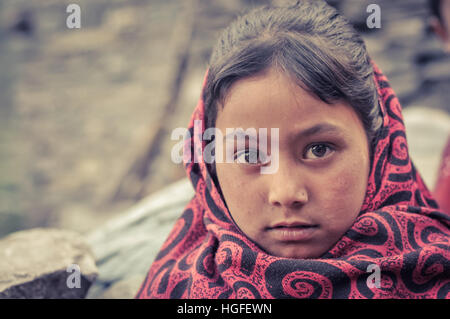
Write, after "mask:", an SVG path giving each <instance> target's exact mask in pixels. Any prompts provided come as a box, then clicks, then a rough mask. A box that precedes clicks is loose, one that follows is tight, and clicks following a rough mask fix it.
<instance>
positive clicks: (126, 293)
mask: <svg viewBox="0 0 450 319" xmlns="http://www.w3.org/2000/svg"><path fill="white" fill-rule="evenodd" d="M144 279H145V275H134V276H131V277H128V278H126V279H123V280H121V281H118V282H117V283H115V284H113V285H112V286H111V287H110V288H108V289H107V290H106V291H105V292H104V293H103V295H101V296H100V297H99V298H101V299H132V298H134V297H135V296H136V294H137V292H138V290H139V288H140V287H141V285H142V284H143V283H144Z"/></svg>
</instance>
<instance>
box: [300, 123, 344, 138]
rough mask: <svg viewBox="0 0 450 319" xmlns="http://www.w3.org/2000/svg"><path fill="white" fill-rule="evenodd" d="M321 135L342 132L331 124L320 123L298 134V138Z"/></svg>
mask: <svg viewBox="0 0 450 319" xmlns="http://www.w3.org/2000/svg"><path fill="white" fill-rule="evenodd" d="M320 133H342V130H341V129H340V128H339V127H337V126H335V125H333V124H330V123H319V124H317V125H314V126H312V127H310V128H307V129H304V130H302V131H300V132H299V133H297V135H298V136H305V137H308V136H312V135H316V134H320Z"/></svg>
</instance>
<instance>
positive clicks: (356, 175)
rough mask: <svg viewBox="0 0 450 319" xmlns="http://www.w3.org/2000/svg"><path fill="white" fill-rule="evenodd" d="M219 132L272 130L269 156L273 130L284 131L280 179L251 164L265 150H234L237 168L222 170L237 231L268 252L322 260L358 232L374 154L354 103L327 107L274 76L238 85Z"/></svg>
mask: <svg viewBox="0 0 450 319" xmlns="http://www.w3.org/2000/svg"><path fill="white" fill-rule="evenodd" d="M216 127H217V128H218V129H220V130H221V131H222V132H225V131H226V128H243V129H244V130H246V129H248V128H255V129H256V130H257V131H258V130H259V128H267V132H268V135H269V136H268V138H267V140H268V141H267V146H268V147H267V153H270V132H271V130H270V129H271V128H279V161H278V170H277V171H276V172H275V173H273V174H261V172H260V168H261V165H263V164H259V163H255V164H248V163H246V160H248V159H249V156H250V155H249V154H250V152H252V151H253V152H256V151H262V150H251V149H246V150H244V152H242V150H236V149H235V150H234V152H236V154H235V156H236V161H235V162H234V163H216V171H217V176H218V180H219V183H220V187H221V189H222V193H223V196H224V199H225V201H226V203H227V206H228V208H229V210H230V213H231V215H232V217H233V219H234V221H235V223H236V224H237V226H238V227H239V228H240V229H241V230H242V232H243V233H245V234H246V235H247V236H248V237H249V238H250V239H252V240H253V241H254V242H255V243H257V244H258V245H259V246H260V247H261V248H262V249H264V250H265V251H266V252H268V253H269V254H271V255H275V256H280V257H288V258H317V257H319V256H321V255H322V254H324V253H325V252H327V251H328V250H329V249H330V248H331V247H332V246H333V245H334V244H335V243H336V242H337V241H338V240H339V239H340V237H341V236H342V235H343V234H344V233H345V232H346V231H347V230H348V229H349V228H350V226H351V225H352V224H353V222H354V220H355V219H356V216H357V215H358V213H359V211H360V208H361V206H362V203H363V200H364V196H365V192H366V186H367V180H368V174H369V149H368V143H367V138H366V134H365V131H364V127H363V124H362V123H361V121H360V119H359V117H358V116H357V114H356V113H355V111H354V110H353V109H352V108H351V107H350V106H349V105H348V104H347V103H345V102H340V103H335V104H333V105H328V104H326V103H324V102H322V101H321V100H319V99H318V98H316V97H314V96H312V95H311V94H309V93H308V92H307V91H305V90H303V89H302V88H300V87H299V86H298V85H296V84H295V83H294V82H292V81H291V80H290V79H289V78H288V77H286V76H285V75H283V74H282V73H280V72H278V71H276V70H275V69H270V70H269V71H268V72H266V73H264V74H263V75H259V76H256V77H251V78H246V79H242V80H239V81H237V82H236V83H234V85H233V86H232V87H231V89H230V91H229V93H228V95H227V98H226V100H225V102H224V107H223V109H219V113H218V116H217V120H216ZM233 138H234V137H233ZM233 144H235V143H233ZM223 145H224V150H223V154H225V152H226V150H225V147H226V143H223ZM248 145H249V144H247V146H246V147H248ZM253 163H254V162H253ZM265 165H267V163H266V164H265Z"/></svg>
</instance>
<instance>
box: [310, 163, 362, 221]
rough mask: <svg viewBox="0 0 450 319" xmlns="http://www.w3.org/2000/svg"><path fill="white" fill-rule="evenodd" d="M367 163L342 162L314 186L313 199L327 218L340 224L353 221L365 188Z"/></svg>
mask: <svg viewBox="0 0 450 319" xmlns="http://www.w3.org/2000/svg"><path fill="white" fill-rule="evenodd" d="M367 175H368V163H366V161H362V163H361V161H359V162H354V161H349V160H343V161H341V163H340V165H336V166H335V167H334V168H333V170H332V171H329V172H328V174H324V176H322V177H321V181H322V182H321V183H320V185H316V187H315V191H316V195H317V196H315V198H316V199H317V200H318V201H317V202H318V203H320V204H319V205H320V206H321V208H322V209H323V211H325V212H327V214H328V216H327V218H329V219H332V220H336V222H338V221H339V220H341V221H342V222H343V221H344V220H345V219H346V217H348V219H353V218H355V217H356V215H357V214H358V213H359V209H360V208H361V205H362V203H363V200H364V196H365V193H366V187H367V178H368V177H367Z"/></svg>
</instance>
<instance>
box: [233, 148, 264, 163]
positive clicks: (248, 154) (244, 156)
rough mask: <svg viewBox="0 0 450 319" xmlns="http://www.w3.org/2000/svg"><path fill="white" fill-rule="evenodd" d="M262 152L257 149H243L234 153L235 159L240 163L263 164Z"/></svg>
mask: <svg viewBox="0 0 450 319" xmlns="http://www.w3.org/2000/svg"><path fill="white" fill-rule="evenodd" d="M258 155H259V157H261V155H262V154H261V153H258V151H257V150H243V151H240V152H237V153H236V154H234V161H235V163H238V164H248V165H261V164H262V162H261V158H258Z"/></svg>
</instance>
